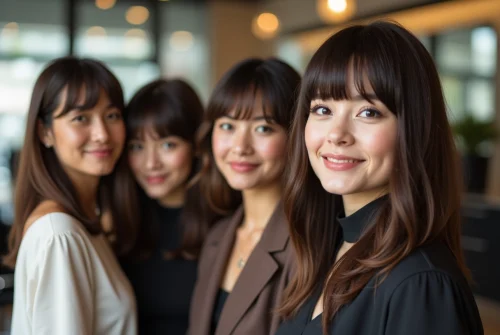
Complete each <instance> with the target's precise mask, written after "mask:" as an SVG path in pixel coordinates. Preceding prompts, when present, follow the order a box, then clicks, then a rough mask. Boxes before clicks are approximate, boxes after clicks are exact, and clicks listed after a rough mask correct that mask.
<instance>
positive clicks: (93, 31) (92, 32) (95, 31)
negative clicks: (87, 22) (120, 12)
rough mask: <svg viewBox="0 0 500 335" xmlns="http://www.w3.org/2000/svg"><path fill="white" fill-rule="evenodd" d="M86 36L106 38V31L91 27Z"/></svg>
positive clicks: (101, 28) (98, 27)
mask: <svg viewBox="0 0 500 335" xmlns="http://www.w3.org/2000/svg"><path fill="white" fill-rule="evenodd" d="M87 35H88V36H106V29H104V28H103V27H100V26H93V27H90V28H89V29H87Z"/></svg>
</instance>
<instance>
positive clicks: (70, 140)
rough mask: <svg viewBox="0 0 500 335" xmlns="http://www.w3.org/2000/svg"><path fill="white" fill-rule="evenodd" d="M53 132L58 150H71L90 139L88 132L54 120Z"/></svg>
mask: <svg viewBox="0 0 500 335" xmlns="http://www.w3.org/2000/svg"><path fill="white" fill-rule="evenodd" d="M53 134H54V139H55V143H56V145H57V149H58V151H65V149H68V150H71V149H74V148H75V147H79V146H82V145H83V144H85V143H86V142H87V140H88V136H87V132H86V131H85V130H84V129H78V128H76V127H71V126H69V125H61V124H57V123H56V122H54V126H53Z"/></svg>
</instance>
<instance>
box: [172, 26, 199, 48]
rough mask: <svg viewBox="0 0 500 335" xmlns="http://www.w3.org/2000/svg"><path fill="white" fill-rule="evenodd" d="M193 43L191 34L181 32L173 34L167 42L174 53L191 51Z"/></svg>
mask: <svg viewBox="0 0 500 335" xmlns="http://www.w3.org/2000/svg"><path fill="white" fill-rule="evenodd" d="M193 43H194V37H193V34H191V33H190V32H189V31H183V30H180V31H176V32H173V33H172V35H171V36H170V40H169V45H170V47H171V48H172V49H174V50H176V51H187V50H189V49H191V47H192V46H193Z"/></svg>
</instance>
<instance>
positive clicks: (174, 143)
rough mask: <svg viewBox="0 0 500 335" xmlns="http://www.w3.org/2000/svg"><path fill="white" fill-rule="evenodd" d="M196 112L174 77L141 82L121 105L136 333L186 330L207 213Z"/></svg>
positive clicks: (192, 98)
mask: <svg viewBox="0 0 500 335" xmlns="http://www.w3.org/2000/svg"><path fill="white" fill-rule="evenodd" d="M202 117H203V106H202V103H201V101H200V99H199V98H198V95H197V94H196V92H195V91H194V90H193V88H191V86H190V85H188V84H187V83H186V82H184V81H183V80H180V79H171V80H163V79H159V80H155V81H153V82H151V83H149V84H147V85H145V86H144V87H142V88H141V89H139V91H138V92H137V93H136V94H135V95H134V96H133V98H132V99H131V100H130V102H129V104H128V106H127V117H126V119H125V124H126V126H127V136H128V140H127V142H128V152H127V155H128V161H129V164H130V166H131V168H132V171H133V173H134V177H135V180H136V181H137V187H138V189H139V193H140V199H141V203H140V206H139V211H140V217H141V223H140V228H139V234H138V236H139V238H138V241H137V245H136V248H134V254H133V255H132V256H133V257H129V259H127V260H123V261H122V266H123V268H124V269H125V273H126V274H127V276H128V278H129V279H130V282H131V283H132V286H133V287H134V291H135V296H136V300H137V311H138V316H139V334H140V335H152V334H171V335H184V334H186V331H187V327H188V315H189V304H190V301H191V295H192V293H193V289H194V284H195V281H196V269H197V264H198V263H197V259H198V256H199V253H200V250H201V245H202V243H203V240H204V238H205V236H206V234H207V232H208V228H209V226H210V223H211V222H212V221H213V219H214V217H213V215H212V213H211V212H210V211H209V209H208V208H207V206H206V205H205V204H206V202H205V201H204V199H203V198H202V196H201V194H200V191H199V188H198V186H197V184H196V183H194V182H193V176H194V175H195V174H196V173H197V172H198V171H199V159H198V155H197V150H196V145H195V135H196V131H197V130H198V127H199V126H200V124H201V120H202Z"/></svg>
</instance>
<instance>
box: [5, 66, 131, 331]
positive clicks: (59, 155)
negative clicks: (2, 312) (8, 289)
mask: <svg viewBox="0 0 500 335" xmlns="http://www.w3.org/2000/svg"><path fill="white" fill-rule="evenodd" d="M123 109H124V102H123V93H122V89H121V87H120V84H119V82H118V80H117V79H116V77H115V76H114V75H113V74H112V73H111V72H110V71H109V70H108V69H107V68H106V67H105V66H104V65H103V64H101V63H100V62H97V61H95V60H89V59H77V58H73V57H67V58H61V59H57V60H55V61H53V62H52V63H51V64H49V66H48V67H47V68H45V69H44V70H43V72H42V73H41V74H40V76H39V77H38V79H37V81H36V83H35V88H34V90H33V95H32V98H31V104H30V108H29V112H28V119H27V125H26V134H25V139H24V145H23V148H22V150H21V157H20V162H19V170H18V173H17V179H16V191H15V222H14V225H13V227H12V230H11V234H10V240H9V249H10V253H9V255H8V256H7V258H6V259H5V262H6V263H7V264H8V265H10V266H12V267H14V266H15V281H14V287H15V293H14V310H13V319H12V334H13V335H17V334H23V335H26V334H37V335H39V334H47V335H49V334H50V335H54V334H56V335H67V334H96V335H112V334H116V335H118V334H119V335H123V334H130V335H134V334H136V331H137V329H136V311H135V301H134V297H133V291H132V288H131V286H130V283H129V282H128V280H127V278H126V277H125V275H124V273H123V272H122V270H121V268H120V266H119V264H118V262H117V259H116V256H115V252H117V253H125V252H127V251H129V250H130V248H131V246H132V245H133V243H134V241H133V240H134V236H135V217H136V214H135V213H134V208H133V206H131V204H132V203H134V202H133V200H134V199H133V198H130V197H131V196H132V195H133V186H134V185H133V183H131V182H128V180H130V178H129V175H128V170H127V169H126V160H124V159H123V157H122V156H121V153H122V150H123V147H124V144H125V124H124V122H123ZM101 213H103V214H106V215H107V216H108V217H109V218H111V220H112V222H113V228H112V230H110V231H105V229H104V228H103V225H102V222H101ZM106 234H109V235H110V236H112V237H113V241H114V242H113V245H110V243H109V238H108V236H106ZM112 247H114V249H115V250H113V249H112Z"/></svg>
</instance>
